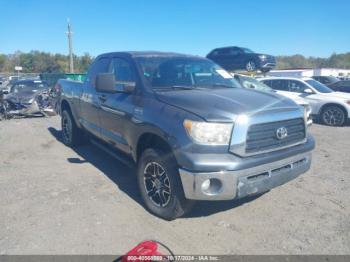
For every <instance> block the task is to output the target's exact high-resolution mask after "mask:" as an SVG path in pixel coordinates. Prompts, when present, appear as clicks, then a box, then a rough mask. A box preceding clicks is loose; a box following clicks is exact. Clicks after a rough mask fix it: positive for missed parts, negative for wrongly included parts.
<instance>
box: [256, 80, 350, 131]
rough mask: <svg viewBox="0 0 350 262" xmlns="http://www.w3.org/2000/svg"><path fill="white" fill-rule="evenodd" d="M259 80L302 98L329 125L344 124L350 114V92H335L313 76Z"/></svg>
mask: <svg viewBox="0 0 350 262" xmlns="http://www.w3.org/2000/svg"><path fill="white" fill-rule="evenodd" d="M259 81H261V82H263V83H264V84H266V85H268V86H269V87H271V88H272V89H274V90H276V92H277V93H278V94H281V95H284V96H286V97H289V98H291V99H299V98H302V99H304V100H305V101H306V102H308V103H309V104H310V106H311V114H312V115H313V116H314V117H316V118H317V119H319V120H320V121H321V122H323V123H324V124H326V125H329V126H343V125H344V124H346V123H347V122H348V120H349V116H350V94H348V93H343V92H335V91H333V90H332V89H330V88H328V87H327V86H325V85H323V84H322V83H320V82H318V81H316V80H315V79H313V78H307V77H304V78H291V77H267V78H260V79H259Z"/></svg>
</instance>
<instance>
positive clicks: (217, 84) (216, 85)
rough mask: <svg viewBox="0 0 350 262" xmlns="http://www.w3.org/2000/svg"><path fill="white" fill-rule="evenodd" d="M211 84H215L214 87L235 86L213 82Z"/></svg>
mask: <svg viewBox="0 0 350 262" xmlns="http://www.w3.org/2000/svg"><path fill="white" fill-rule="evenodd" d="M212 86H215V87H227V88H235V87H236V86H230V85H226V84H219V83H214V84H212Z"/></svg>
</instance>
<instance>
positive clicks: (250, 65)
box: [246, 61, 256, 72]
mask: <svg viewBox="0 0 350 262" xmlns="http://www.w3.org/2000/svg"><path fill="white" fill-rule="evenodd" d="M255 68H256V66H255V63H254V62H253V61H249V62H248V63H247V65H246V69H247V71H249V72H252V71H254V70H255Z"/></svg>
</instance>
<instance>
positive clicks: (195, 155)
mask: <svg viewBox="0 0 350 262" xmlns="http://www.w3.org/2000/svg"><path fill="white" fill-rule="evenodd" d="M55 89H56V90H58V100H57V104H56V105H57V111H58V113H59V114H60V115H61V119H62V132H63V141H64V143H65V144H66V145H68V146H77V145H79V144H81V143H82V142H84V141H85V140H84V139H83V138H84V137H89V138H90V139H91V138H92V139H93V140H94V141H96V140H97V141H99V143H101V144H103V146H105V147H106V148H108V149H109V150H113V152H115V153H117V154H120V155H124V156H127V157H129V158H130V159H131V160H132V161H133V162H134V163H135V164H136V165H137V167H138V169H137V170H138V171H137V177H138V186H139V190H140V192H141V195H142V198H143V200H144V203H145V205H146V207H147V209H148V210H149V211H150V212H152V213H153V214H155V215H157V216H159V217H162V218H164V219H168V220H171V219H175V218H177V217H179V216H182V215H184V214H185V213H186V212H188V211H189V210H190V209H191V207H192V206H193V203H194V202H195V200H230V199H235V198H242V197H246V196H250V195H255V194H260V193H263V192H266V191H268V190H270V189H271V188H273V187H276V186H278V185H281V184H283V183H285V182H287V181H289V180H291V179H294V178H296V177H297V176H299V175H300V174H302V173H304V172H306V171H307V170H308V169H309V168H310V164H311V151H312V149H313V148H314V139H313V138H312V136H311V135H310V134H308V132H307V124H306V112H304V109H302V108H301V107H299V106H298V105H296V104H295V103H294V102H293V101H291V100H289V99H286V98H283V97H281V96H279V95H277V94H274V93H262V92H259V91H255V90H247V89H244V88H241V86H240V85H239V84H238V82H236V81H235V80H234V79H233V78H232V76H231V75H230V74H228V73H227V72H226V71H225V70H223V69H222V68H221V67H220V66H218V65H216V64H215V63H214V62H212V61H210V60H208V59H206V58H201V57H197V56H189V55H182V54H176V53H161V52H116V53H107V54H102V55H100V56H98V57H97V58H96V59H95V61H94V62H93V64H92V65H91V67H90V69H89V71H88V74H87V78H86V80H85V82H83V83H82V82H75V81H70V80H59V81H58V83H57V86H56V88H55ZM130 175H131V174H130Z"/></svg>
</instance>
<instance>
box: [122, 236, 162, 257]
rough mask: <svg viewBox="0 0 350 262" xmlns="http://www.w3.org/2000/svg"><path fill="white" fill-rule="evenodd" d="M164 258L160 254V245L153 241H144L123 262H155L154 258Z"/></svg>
mask: <svg viewBox="0 0 350 262" xmlns="http://www.w3.org/2000/svg"><path fill="white" fill-rule="evenodd" d="M155 256H164V255H163V254H161V253H159V252H158V244H157V243H156V242H153V241H150V240H149V241H144V242H142V243H140V244H138V245H137V246H136V247H134V248H133V249H131V250H130V251H129V252H128V253H127V254H126V255H124V256H123V258H122V262H141V261H153V260H152V257H155Z"/></svg>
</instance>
